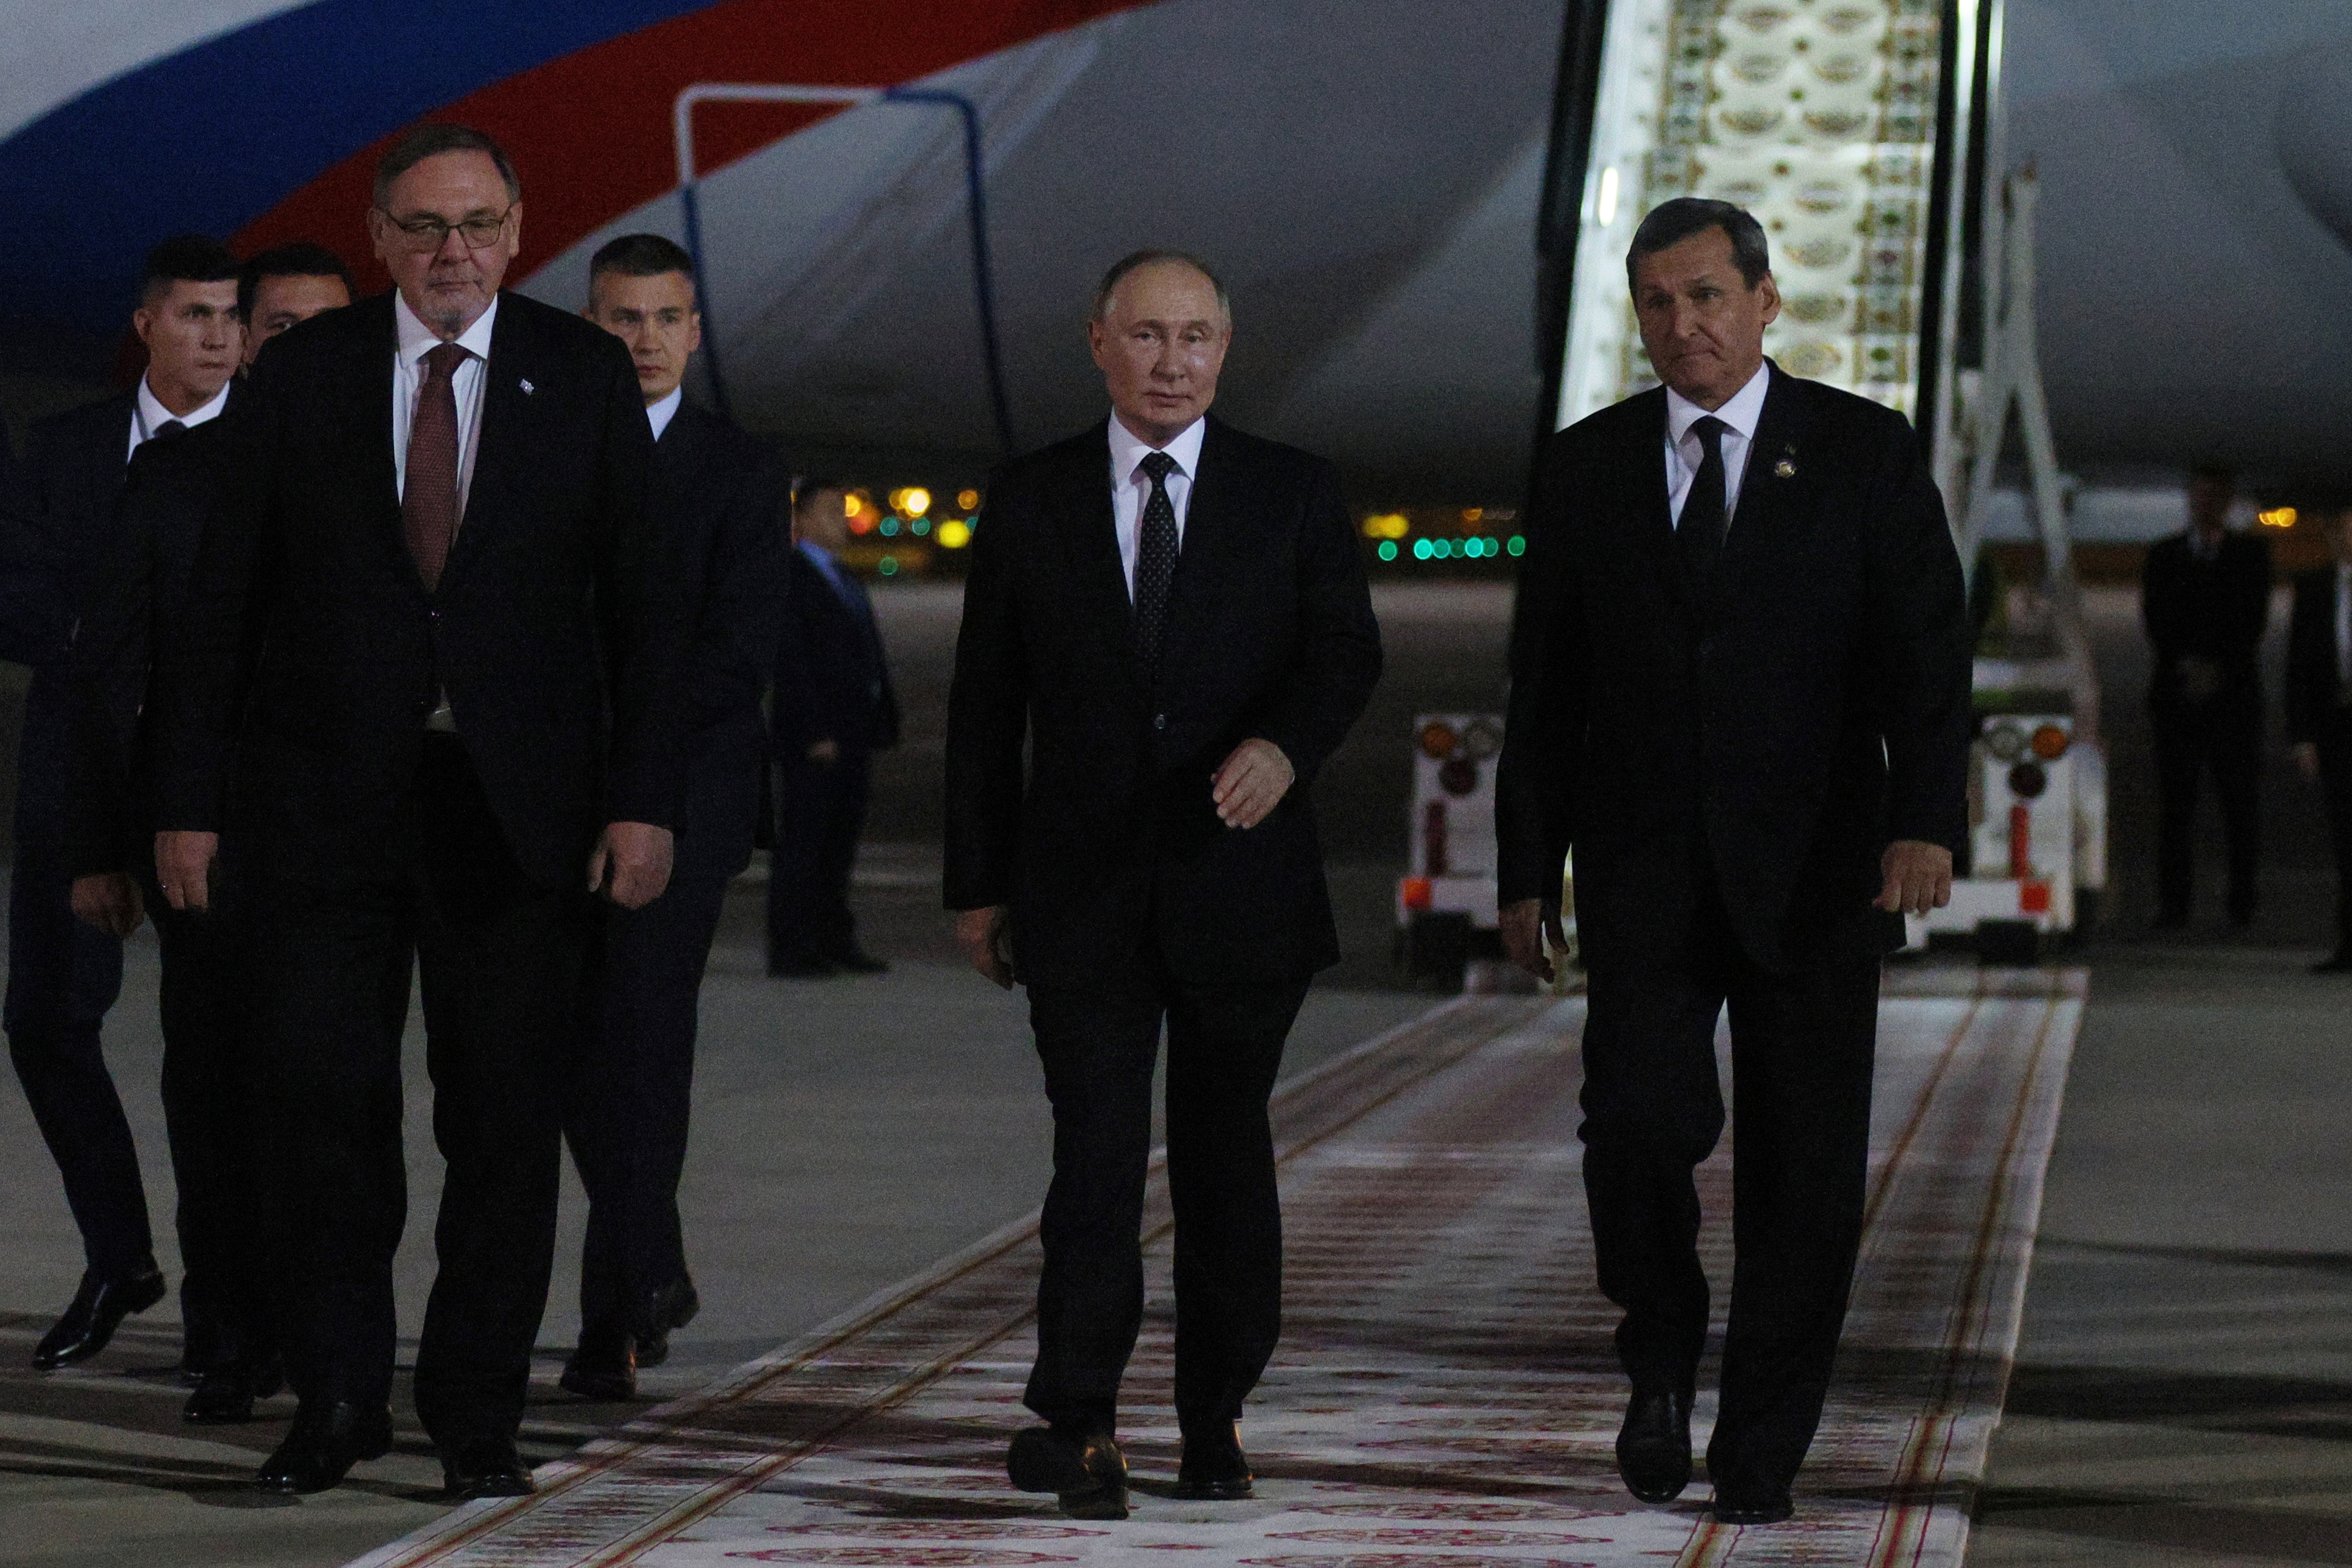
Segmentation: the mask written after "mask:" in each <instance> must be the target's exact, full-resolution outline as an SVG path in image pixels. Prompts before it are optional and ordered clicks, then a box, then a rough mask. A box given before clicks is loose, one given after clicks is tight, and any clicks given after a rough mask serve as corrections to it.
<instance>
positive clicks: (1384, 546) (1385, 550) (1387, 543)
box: [1380, 539, 1397, 560]
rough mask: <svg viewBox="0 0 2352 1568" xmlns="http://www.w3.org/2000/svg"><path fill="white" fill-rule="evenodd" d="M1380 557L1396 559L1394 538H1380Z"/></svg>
mask: <svg viewBox="0 0 2352 1568" xmlns="http://www.w3.org/2000/svg"><path fill="white" fill-rule="evenodd" d="M1380 557H1381V559H1382V560H1394V559H1396V558H1397V548H1396V540H1394V539H1382V540H1381V549H1380Z"/></svg>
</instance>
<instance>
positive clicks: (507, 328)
mask: <svg viewBox="0 0 2352 1568" xmlns="http://www.w3.org/2000/svg"><path fill="white" fill-rule="evenodd" d="M392 300H393V297H392V296H391V295H389V294H386V295H381V296H378V297H376V298H372V299H368V300H365V301H363V302H362V303H360V304H358V305H354V306H352V307H351V308H347V309H342V310H332V311H329V312H328V313H326V314H325V315H323V316H319V317H315V318H313V319H310V320H309V321H306V322H304V323H302V324H301V325H300V326H299V327H296V328H295V329H292V330H291V331H289V332H287V333H286V334H285V335H284V336H282V337H280V338H278V339H277V340H274V341H273V342H272V343H271V344H270V345H269V347H268V349H267V350H265V351H264V352H263V353H262V355H261V357H260V359H259V360H257V361H256V362H255V365H254V369H253V373H252V378H251V379H252V388H251V395H250V396H249V397H248V398H247V401H246V407H245V408H244V409H242V410H241V411H240V412H239V413H238V414H237V415H236V423H235V425H234V427H233V430H232V431H231V433H230V434H231V437H232V441H233V447H232V450H231V451H230V453H229V454H228V455H227V458H226V463H227V468H228V472H229V474H230V476H231V482H230V483H229V485H228V486H227V487H226V489H225V491H224V492H223V500H222V503H221V505H220V506H219V507H217V508H216V509H215V512H214V515H213V517H212V519H211V521H210V523H209V524H208V526H207V528H206V530H205V540H204V544H203V546H202V548H201V549H200V550H199V551H198V555H197V560H196V566H195V571H194V580H193V581H192V584H191V586H190V590H189V593H188V612H187V615H186V618H185V629H184V634H183V636H182V637H181V639H180V641H179V643H178V646H177V648H176V650H174V652H173V654H172V655H171V656H169V657H167V659H166V661H165V664H164V670H163V695H164V701H163V746H162V768H161V772H160V783H161V789H160V800H159V812H160V819H161V820H160V821H159V826H161V827H164V828H176V829H194V830H216V829H218V828H219V827H220V826H221V825H222V821H223V818H224V814H225V812H226V813H227V814H229V815H231V816H233V817H235V818H236V820H237V821H238V824H239V825H240V826H244V827H247V828H249V829H250V830H251V831H250V832H249V833H248V834H247V836H246V839H247V849H248V851H249V852H251V853H252V854H253V855H255V856H256V857H257V859H258V861H259V862H260V866H261V873H262V874H263V875H265V876H294V877H298V878H301V879H304V880H318V881H321V882H329V883H336V882H341V881H342V880H344V879H345V878H347V877H348V876H350V875H352V874H355V873H376V872H380V871H381V870H382V869H383V867H384V864H385V862H384V856H385V854H386V853H387V852H388V846H392V845H395V844H397V843H399V842H401V841H402V836H401V831H400V830H401V828H402V825H403V818H402V811H403V806H404V801H405V800H407V798H408V795H409V792H410V789H411V786H412V783H413V781H414V779H415V777H416V771H417V758H418V756H419V752H420V747H421V746H422V743H423V738H424V736H425V718H426V716H428V715H429V714H430V713H431V712H432V710H433V707H434V705H435V701H436V693H437V692H439V691H442V690H446V692H447V694H448V697H449V701H450V704H451V706H452V708H453V710H454V711H455V713H456V715H457V728H458V732H459V734H461V735H462V736H463V737H465V741H466V750H467V756H468V757H469V758H471V759H472V762H473V766H474V768H475V770H476V771H477V773H478V775H479V777H480V779H481V784H482V788H483V789H484V791H485V792H486V794H487V795H488V800H489V804H490V808H491V810H492V811H493V812H494V814H495V815H496V816H497V818H498V821H499V826H500V827H501V829H503V831H504V832H505V834H506V837H507V840H508V842H509V844H510V845H511V846H512V848H513V851H514V854H515V858H516V860H517V862H519V863H520V866H521V868H522V870H523V872H524V873H525V874H526V875H527V876H529V877H530V879H531V880H532V881H533V882H535V883H538V884H539V885H541V886H542V887H545V888H550V889H556V888H568V887H571V886H572V885H573V884H574V883H576V882H577V881H578V879H579V878H580V876H581V874H582V873H583V868H584V867H585V866H586V864H587V861H588V854H589V852H590V849H591V848H592V846H593V843H594V841H595V839H596V836H597V834H598V832H599V831H600V830H601V827H602V825H603V824H604V823H605V822H607V821H642V822H652V823H656V824H658V825H661V826H665V827H674V826H675V825H676V824H677V821H678V807H679V791H680V777H679V774H680V768H681V761H680V751H681V740H682V732H681V728H680V718H681V705H680V704H679V703H678V702H677V700H676V698H675V688H676V682H677V674H678V671H679V669H680V662H681V658H682V655H683V651H684V646H685V641H686V634H687V620H686V615H687V611H686V609H685V606H684V605H683V603H682V601H683V599H684V595H683V594H682V593H681V592H679V591H677V585H676V579H675V575H674V568H673V564H672V561H671V559H670V558H669V557H668V556H667V553H666V552H665V551H664V550H663V549H661V548H660V547H659V546H658V543H657V538H656V532H655V530H654V528H653V527H652V525H651V522H650V519H649V517H648V515H647V511H646V485H647V470H648V467H649V465H650V463H651V459H652V455H653V433H652V430H651V428H650V427H649V426H648V425H647V424H646V412H645V400H644V398H643V396H642V395H641V394H640V393H639V392H638V390H637V380H636V375H635V370H634V369H633V367H632V366H631V364H630V362H629V355H628V350H626V348H625V346H624V345H623V344H622V343H621V340H619V339H617V338H615V337H614V336H613V335H612V334H610V333H609V332H606V331H604V329H601V328H598V327H595V326H593V325H592V324H590V323H589V322H586V321H583V320H582V319H580V318H579V317H577V316H573V315H571V314H570V313H568V312H565V311H561V310H557V309H554V308H551V307H550V306H546V305H541V304H540V303H539V302H538V301H536V300H533V299H530V298H524V297H522V296H520V295H515V294H508V295H503V296H501V297H500V299H499V313H498V318H497V321H496V325H495V327H494V329H493V331H492V335H491V340H490V353H489V359H488V365H487V367H486V374H487V376H488V384H487V386H486V387H485V389H484V392H483V401H482V413H481V420H482V423H481V430H480V434H479V436H478V444H477V447H476V455H475V460H474V476H473V484H472V487H471V490H470V492H469V494H468V497H467V503H466V510H465V516H464V518H463V521H462V523H461V524H460V526H459V528H458V530H457V539H456V541H455V543H454V544H453V546H452V547H451V549H450V552H449V559H448V563H447V566H446V568H445V570H444V571H443V573H442V577H441V580H440V584H439V587H438V589H437V591H435V592H431V593H428V592H426V591H425V585H424V582H423V580H422V579H420V578H419V577H418V575H417V571H416V567H415V561H414V560H413V559H412V558H411V556H410V554H409V550H408V546H407V543H406V541H405V538H404V535H403V532H402V526H401V513H400V499H399V492H398V488H397V486H396V484H395V480H394V466H393V453H392V429H393V424H392V393H393V384H392V383H393V376H392V367H393V356H394V350H395V344H396V338H395V334H394V323H393V304H392ZM248 646H250V647H251V649H252V651H253V652H252V656H251V658H250V659H249V660H248V659H247V657H246V653H247V648H248ZM248 664H249V666H250V674H249V675H247V674H246V673H245V672H246V670H247V665H248Z"/></svg>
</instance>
